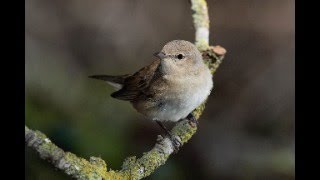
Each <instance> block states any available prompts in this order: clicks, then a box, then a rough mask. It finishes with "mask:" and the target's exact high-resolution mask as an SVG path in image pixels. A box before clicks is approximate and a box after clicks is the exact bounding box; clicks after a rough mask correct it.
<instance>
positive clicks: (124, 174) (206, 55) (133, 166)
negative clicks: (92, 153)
mask: <svg viewBox="0 0 320 180" xmlns="http://www.w3.org/2000/svg"><path fill="white" fill-rule="evenodd" d="M191 3H192V6H191V9H192V10H193V15H192V16H193V22H194V26H195V30H196V33H195V44H196V46H197V47H198V48H199V50H200V51H201V52H202V55H203V59H204V61H205V63H206V64H207V65H208V67H209V68H210V70H211V72H212V74H214V73H215V72H216V70H217V68H218V67H219V65H220V63H221V62H222V59H223V57H224V55H225V53H226V50H225V49H224V48H222V47H220V46H209V17H208V8H207V3H206V1H205V0H191ZM204 108H205V103H203V104H202V105H200V106H199V107H198V108H197V109H195V110H194V111H193V114H194V116H195V117H196V119H199V117H200V115H201V114H202V112H203V110H204ZM196 131H197V126H196V124H190V122H189V121H187V120H183V121H180V122H179V123H177V124H176V125H175V126H174V127H173V129H172V130H171V133H172V135H174V136H176V138H177V139H178V140H180V142H181V146H182V145H183V144H184V143H186V142H188V140H189V139H190V138H191V137H192V136H193V135H194V133H195V132H196ZM25 142H26V145H28V146H29V147H31V148H32V149H34V150H35V151H37V152H38V154H39V156H40V157H41V158H42V159H44V160H47V161H49V162H50V163H51V164H53V165H54V166H55V167H56V168H58V169H60V170H62V171H64V172H65V173H66V174H68V175H70V176H71V177H73V178H77V179H101V180H102V179H142V178H144V177H147V176H149V175H150V174H151V173H152V172H154V170H155V169H157V168H158V167H159V166H161V165H163V164H165V162H166V160H167V159H168V158H169V156H170V155H171V154H172V153H173V151H174V150H173V145H172V142H171V140H170V139H169V138H168V137H162V136H160V135H159V136H158V139H157V142H156V144H155V146H154V147H153V149H151V150H150V151H149V152H145V153H143V155H142V156H141V157H140V158H137V157H135V156H132V157H128V158H126V160H125V161H124V162H123V165H122V169H121V170H118V171H115V170H110V169H109V170H108V169H107V164H106V163H105V161H104V160H102V159H101V158H98V157H91V158H90V160H89V161H88V160H85V159H83V158H81V157H77V156H76V155H75V154H72V153H70V152H64V151H63V150H62V149H60V148H59V147H57V146H56V145H55V144H54V143H52V142H51V141H50V140H49V139H48V138H47V137H46V136H45V135H44V134H43V133H41V132H40V131H33V130H31V129H29V128H28V127H27V126H26V127H25Z"/></svg>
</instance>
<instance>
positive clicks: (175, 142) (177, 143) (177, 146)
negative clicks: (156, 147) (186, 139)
mask: <svg viewBox="0 0 320 180" xmlns="http://www.w3.org/2000/svg"><path fill="white" fill-rule="evenodd" d="M169 138H170V140H171V142H172V146H173V153H174V154H176V153H178V151H179V149H180V146H181V142H180V140H179V139H178V138H176V137H175V136H173V135H171V134H170V135H169Z"/></svg>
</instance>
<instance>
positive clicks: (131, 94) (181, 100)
mask: <svg viewBox="0 0 320 180" xmlns="http://www.w3.org/2000/svg"><path fill="white" fill-rule="evenodd" d="M154 55H155V56H156V57H158V58H159V59H157V60H155V61H153V62H152V63H151V64H150V65H148V66H146V67H143V68H142V69H140V70H139V71H137V72H136V73H134V74H126V75H120V76H109V75H93V76H89V77H91V78H95V79H100V80H104V81H106V82H108V83H109V84H111V85H112V86H114V87H115V88H117V89H118V91H116V92H114V93H112V94H111V96H112V97H114V98H116V99H120V100H124V101H129V102H131V104H132V105H133V107H134V108H135V109H136V110H137V111H138V112H140V113H142V114H143V115H145V116H146V117H147V118H149V119H152V120H155V121H156V122H157V123H158V124H159V125H160V126H161V128H163V129H164V130H165V131H166V133H167V134H168V135H169V136H170V137H171V139H172V140H173V142H174V139H173V138H172V136H171V134H170V132H169V131H168V130H167V129H166V127H165V126H164V125H163V124H162V122H163V121H173V122H177V121H179V120H181V119H184V118H187V119H189V120H191V121H194V122H196V119H195V118H194V116H193V115H192V113H191V112H192V111H193V110H194V109H195V108H197V107H198V106H199V105H200V104H201V103H203V102H204V101H205V99H206V98H207V97H208V96H209V94H210V92H211V89H212V87H213V81H212V75H211V73H210V70H209V68H208V67H207V66H206V65H205V64H204V62H203V60H202V55H201V53H200V52H199V50H198V49H197V47H196V46H195V45H193V44H192V43H190V42H188V41H184V40H174V41H171V42H169V43H167V44H166V45H165V46H164V47H163V48H162V50H161V51H160V52H159V53H156V54H154ZM174 143H176V142H174ZM175 145H177V146H178V144H175Z"/></svg>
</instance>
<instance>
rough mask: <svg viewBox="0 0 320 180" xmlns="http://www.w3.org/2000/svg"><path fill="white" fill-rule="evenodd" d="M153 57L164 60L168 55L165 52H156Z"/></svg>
mask: <svg viewBox="0 0 320 180" xmlns="http://www.w3.org/2000/svg"><path fill="white" fill-rule="evenodd" d="M153 55H154V56H155V57H157V58H159V59H163V58H165V57H166V54H164V53H163V52H156V53H154V54H153Z"/></svg>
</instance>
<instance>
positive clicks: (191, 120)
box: [187, 113, 199, 127]
mask: <svg viewBox="0 0 320 180" xmlns="http://www.w3.org/2000/svg"><path fill="white" fill-rule="evenodd" d="M187 119H188V120H189V124H190V126H192V127H196V126H198V125H199V122H198V120H197V119H196V118H195V117H194V115H193V114H192V113H190V114H189V115H188V116H187Z"/></svg>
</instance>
